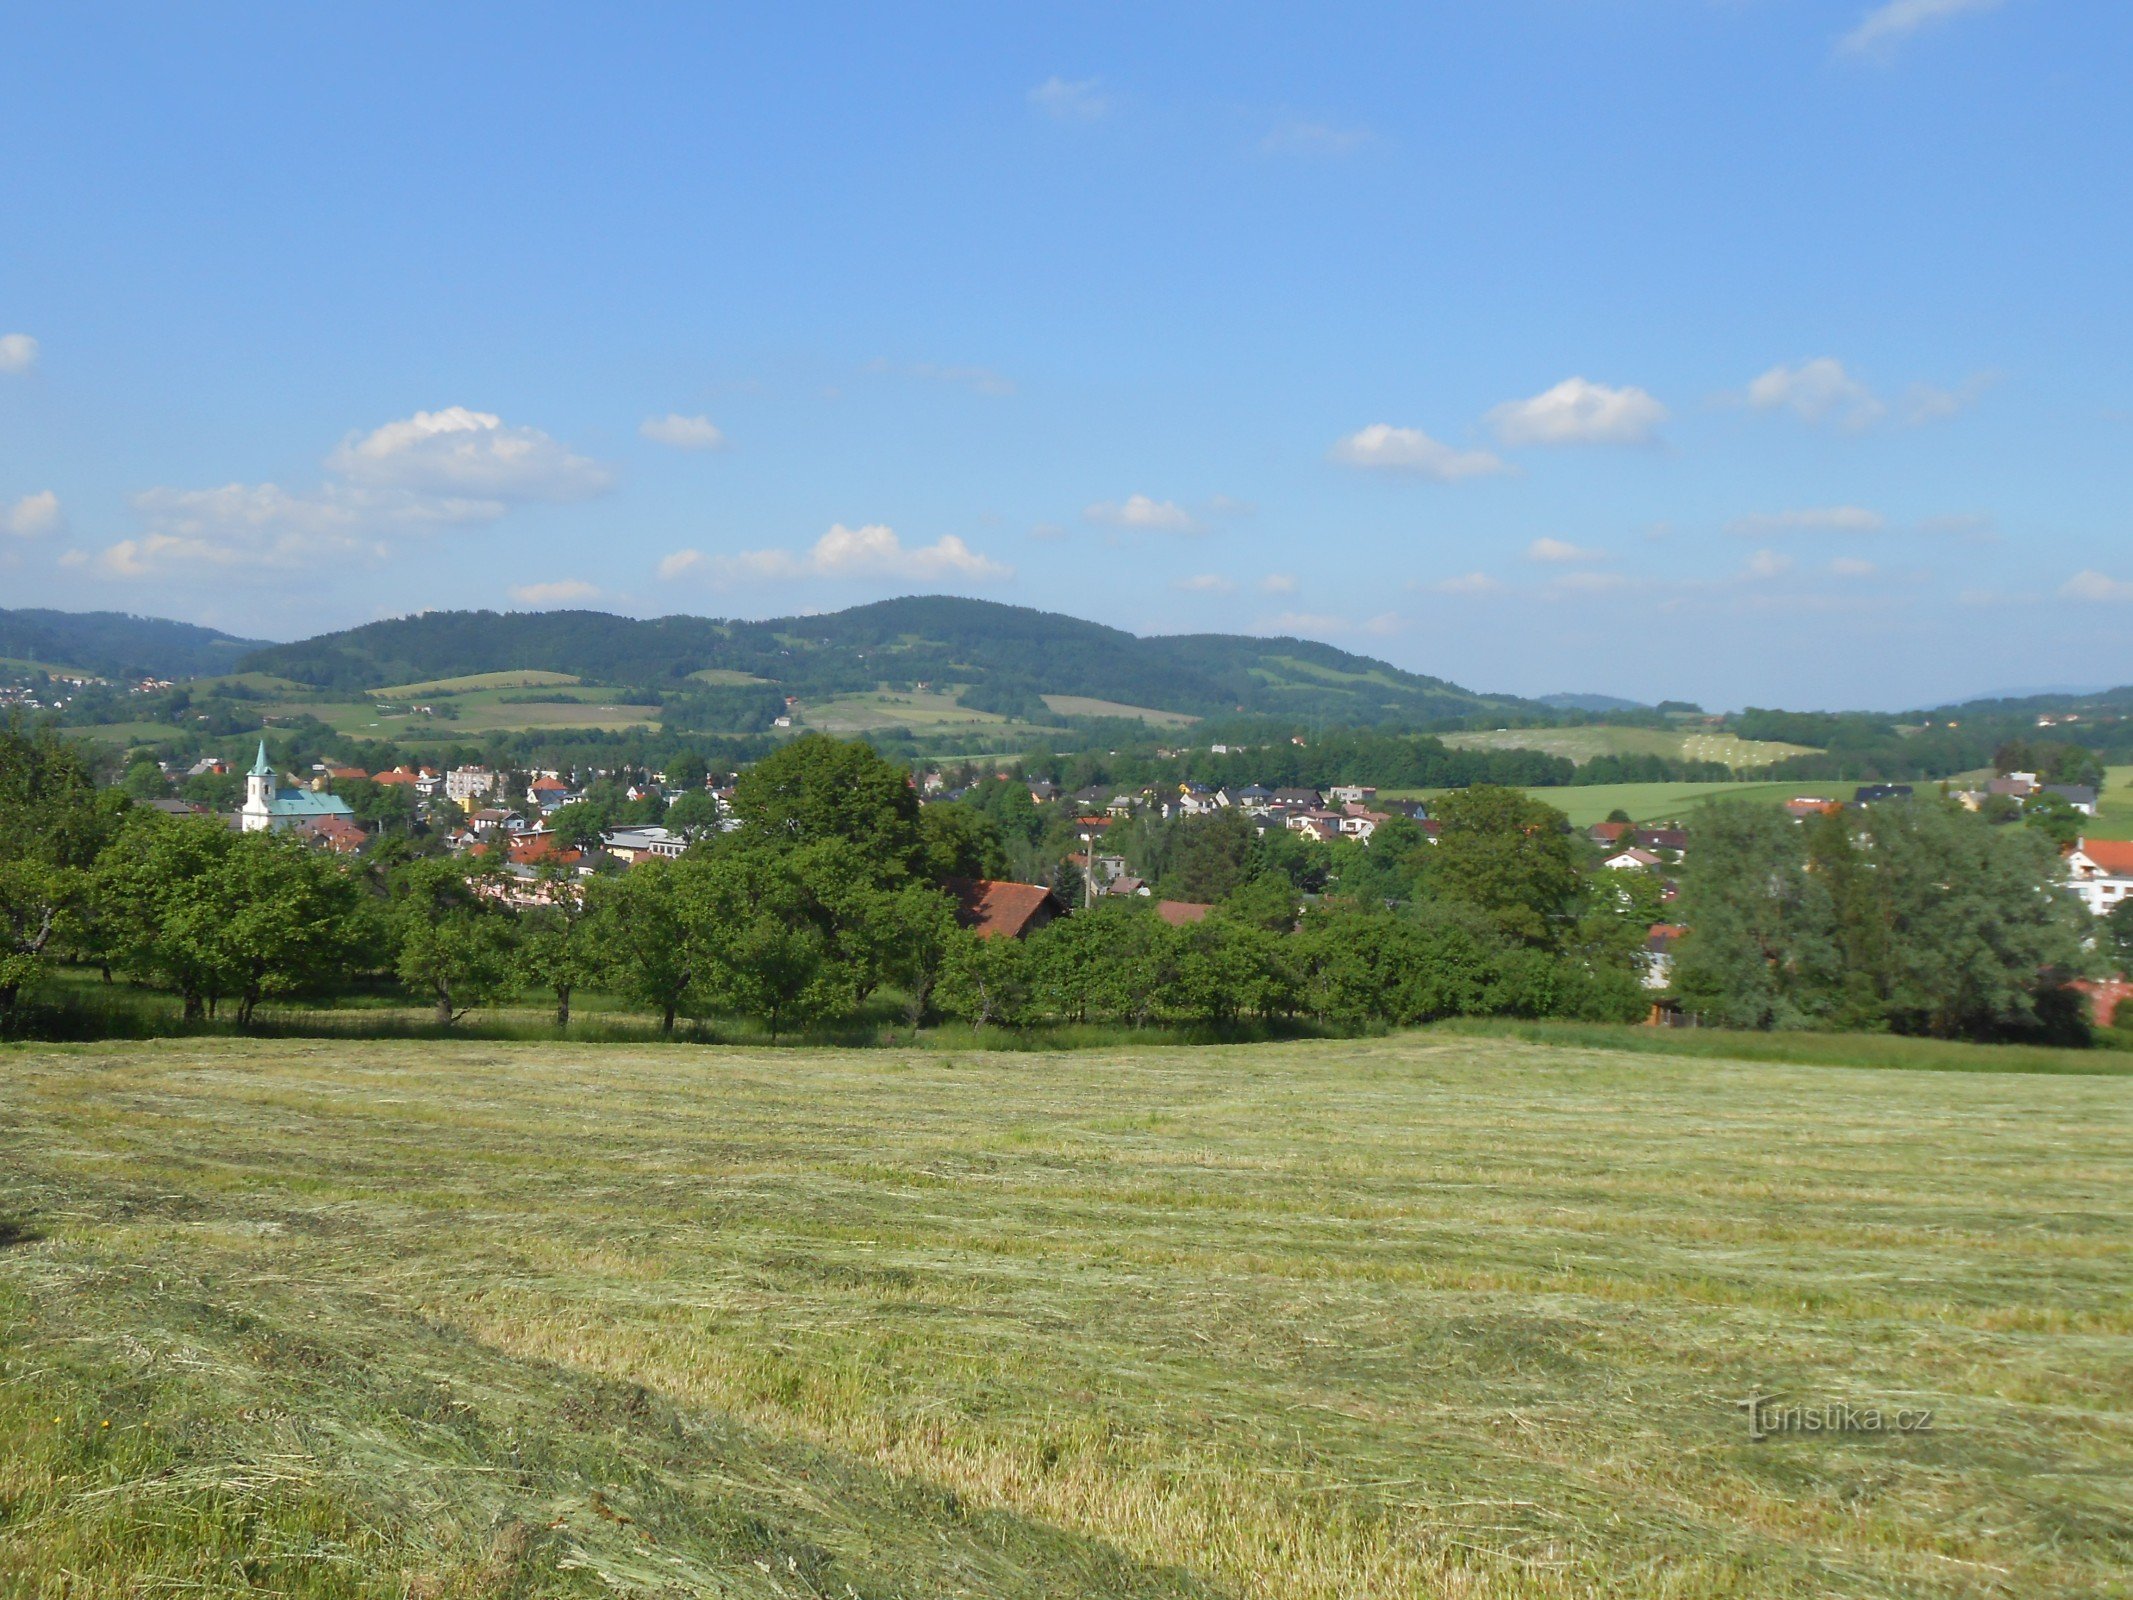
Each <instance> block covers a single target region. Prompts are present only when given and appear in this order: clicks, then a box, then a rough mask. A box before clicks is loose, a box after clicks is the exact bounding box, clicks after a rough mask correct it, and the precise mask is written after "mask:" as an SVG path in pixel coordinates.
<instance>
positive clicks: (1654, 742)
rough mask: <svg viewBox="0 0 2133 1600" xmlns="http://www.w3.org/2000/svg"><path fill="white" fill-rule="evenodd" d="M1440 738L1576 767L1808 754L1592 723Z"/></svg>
mask: <svg viewBox="0 0 2133 1600" xmlns="http://www.w3.org/2000/svg"><path fill="white" fill-rule="evenodd" d="M1443 739H1444V742H1445V743H1446V744H1448V745H1452V746H1454V747H1456V748H1458V749H1462V750H1538V751H1540V752H1542V753H1543V754H1545V755H1551V756H1562V757H1564V758H1565V759H1567V760H1570V761H1574V762H1576V763H1578V764H1579V765H1580V766H1582V765H1584V764H1585V763H1586V762H1588V761H1590V760H1592V759H1593V758H1594V757H1595V756H1663V757H1665V758H1666V759H1668V760H1670V761H1716V762H1719V763H1721V764H1723V765H1725V766H1728V767H1732V768H1734V769H1735V770H1736V771H1738V770H1743V769H1747V770H1753V769H1754V768H1757V767H1767V766H1769V765H1770V764H1771V763H1772V762H1775V761H1783V760H1784V759H1786V758H1787V757H1788V756H1798V755H1812V754H1814V753H1815V752H1814V751H1812V750H1811V749H1809V748H1808V747H1807V746H1806V745H1798V744H1780V743H1778V742H1776V741H1774V740H1756V739H1742V738H1739V737H1737V736H1736V735H1734V734H1730V733H1722V732H1718V733H1714V732H1709V731H1706V730H1701V729H1677V728H1616V727H1609V726H1605V725H1601V724H1591V725H1587V726H1584V727H1576V728H1496V729H1487V730H1481V731H1476V732H1471V733H1448V734H1445V735H1443Z"/></svg>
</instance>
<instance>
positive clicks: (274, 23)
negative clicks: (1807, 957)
mask: <svg viewBox="0 0 2133 1600" xmlns="http://www.w3.org/2000/svg"><path fill="white" fill-rule="evenodd" d="M0 57H4V59H5V61H6V66H5V67H4V69H0V72H4V77H5V82H6V91H5V93H0V216H5V217H6V218H7V219H8V221H7V225H6V227H5V228H4V229H0V603H6V604H10V605H57V606H64V607H68V608H90V607H95V608H114V609H126V610H134V611H140V612H146V613H153V614H161V615H170V616H179V617H184V618H188V619H191V620H196V621H201V622H207V623H211V624H213V625H216V626H220V627H225V628H229V629H231V630H233V631H237V632H243V633H250V634H257V635H263V636H271V637H294V636H298V635H302V634H305V633H309V632H314V631H318V630H321V629H324V628H328V627H336V626H344V625H348V624H351V623H355V622H361V621H366V620H369V619H371V618H374V617H379V616H388V615H396V614H400V613H404V612H408V611H413V610H418V609H423V608H436V607H450V606H487V607H498V608H503V607H520V608H528V607H537V606H553V605H560V604H576V605H592V606H596V607H602V608H606V609H612V610H618V611H626V612H633V613H638V614H645V615H654V614H660V613H664V612H672V611H689V612H698V613H704V614H710V615H720V616H766V615H778V614H786V613H791V612H797V611H806V610H824V609H832V608H836V607H840V606H844V605H848V604H852V603H854V602H857V601H862V600H869V599H876V598H880V597H882V596H885V595H891V594H900V593H913V592H931V591H940V590H947V591H952V592H959V593H968V594H977V595H986V596H991V597H995V598H998V599H1002V600H1009V601H1014V602H1017V603H1020V604H1027V605H1035V606H1040V607H1044V608H1046V609H1052V610H1061V611H1068V612H1072V613H1075V614H1077V615H1082V616H1088V617H1093V618H1096V619H1098V620H1101V621H1105V622H1110V623H1114V624H1117V625H1119V626H1122V627H1127V628H1131V629H1133V630H1135V631H1139V632H1159V631H1160V632H1173V631H1188V630H1190V631H1199V630H1224V631H1239V632H1294V633H1298V634H1303V635H1306V636H1309V637H1315V638H1323V639H1326V640H1329V641H1331V642H1334V643H1337V644H1340V645H1343V646H1345V647H1348V648H1351V649H1356V650H1361V651H1364V652H1367V653H1370V654H1375V655H1382V656H1384V657H1386V658H1387V659H1390V660H1392V661H1395V662H1397V663H1399V664H1400V665H1402V666H1406V667H1409V668H1413V669H1416V670H1419V671H1425V672H1431V673H1436V674H1439V675H1442V676H1445V677H1449V678H1452V679H1454V680H1456V681H1459V682H1462V683H1466V684H1469V685H1472V686H1474V687H1478V688H1485V689H1502V690H1512V691H1518V692H1525V693H1541V692H1546V691H1549V690H1555V689H1580V690H1594V691H1602V692H1610V693H1617V694H1626V695H1633V696H1637V697H1640V698H1648V699H1656V698H1658V697H1661V696H1667V695H1673V696H1683V697H1688V698H1693V699H1698V700H1701V701H1704V702H1705V703H1707V704H1710V705H1713V706H1718V705H1740V704H1745V703H1756V704H1785V705H1793V706H1828V705H1864V706H1900V705H1905V704H1914V703H1930V702H1934V701H1938V700H1941V699H1945V698H1948V697H1952V696H1958V695H1963V694H1968V693H1973V692H1982V691H1988V690H1996V689H2002V688H2008V687H2018V686H2025V685H2033V684H2053V683H2084V684H2087V683H2094V684H2103V683H2118V682H2121V681H2126V680H2128V679H2133V648H2129V646H2128V642H2127V641H2128V628H2129V624H2133V510H2129V506H2133V496H2129V494H2128V488H2129V479H2133V395H2129V394H2128V392H2127V387H2128V385H2127V379H2128V374H2129V372H2133V296H2129V294H2128V292H2127V285H2128V284H2129V282H2133V220H2129V217H2133V206H2129V205H2128V203H2127V178H2126V174H2127V173H2128V172H2129V171H2133V112H2129V110H2128V102H2127V98H2126V96H2125V93H2124V90H2125V75H2126V64H2127V62H2128V61H2133V6H2123V5H2116V4H2104V3H2093V0H2092V3H2089V4H2075V3H2073V0H1894V3H1893V4H1883V3H1880V0H1709V3H1703V0H1499V3H1495V4H1490V5H1486V6H1483V5H1471V4H1469V5H1458V6H1454V5H1449V4H1432V5H1416V4H1409V5H1402V6H1368V5H1331V6H1312V7H1297V6H1263V7H1262V6H1250V5H1241V6H1240V5H1225V6H1217V5H1212V4H1208V5H1195V6H1162V5H1157V6H1148V5H1135V6H1110V5H1074V6H1034V5H1033V6H999V5H992V4H986V5H978V4H973V5H969V6H948V5H918V6H909V7H896V8H877V7H859V6H820V5H793V6H783V7H776V8H757V9H755V10H753V11H748V10H743V9H742V8H720V9H713V8H710V7H705V6H683V5H673V6H660V7H651V6H647V7H636V8H602V9H601V13H600V14H599V15H597V16H596V15H594V14H593V13H592V12H591V11H590V10H589V9H587V8H563V7H546V6H538V5H531V6H529V5H510V6H502V5H498V6H489V7H479V6H466V7H449V8H441V7H427V6H425V7H418V6H412V5H410V6H402V7H395V6H388V5H369V6H363V7H342V8H325V7H283V6H273V7H269V6H257V7H245V6H236V5H209V6H201V7H192V8H182V10H181V8H174V7H163V6H156V7H149V6H141V7H123V6H92V5H84V6H66V7H27V6H8V7H4V8H0Z"/></svg>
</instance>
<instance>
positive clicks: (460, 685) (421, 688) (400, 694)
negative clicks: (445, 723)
mask: <svg viewBox="0 0 2133 1600" xmlns="http://www.w3.org/2000/svg"><path fill="white" fill-rule="evenodd" d="M583 681H584V680H583V679H582V678H578V677H576V676H574V675H572V674H571V673H568V672H542V671H540V670H539V669H537V668H524V669H518V670H513V671H507V672H470V673H468V674H466V675H465V676H464V677H458V678H431V679H429V680H427V681H426V682H423V683H396V684H394V685H393V686H392V687H391V688H389V689H372V690H370V691H369V692H370V693H371V694H373V695H376V696H377V697H378V698H379V699H381V700H405V699H407V698H409V697H410V696H418V697H419V696H429V695H454V694H466V693H468V692H469V691H472V690H476V689H541V688H548V687H552V686H555V685H559V684H573V683H582V682H583Z"/></svg>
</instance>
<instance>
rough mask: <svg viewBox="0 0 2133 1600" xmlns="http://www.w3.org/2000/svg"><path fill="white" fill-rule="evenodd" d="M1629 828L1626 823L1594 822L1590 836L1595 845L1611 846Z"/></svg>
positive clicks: (1628, 824)
mask: <svg viewBox="0 0 2133 1600" xmlns="http://www.w3.org/2000/svg"><path fill="white" fill-rule="evenodd" d="M1631 826H1632V825H1631V824H1630V823H1627V822H1595V823H1594V824H1593V825H1592V832H1591V835H1590V836H1591V838H1592V839H1593V840H1595V841H1596V842H1597V843H1600V844H1613V843H1614V842H1615V841H1616V840H1617V839H1619V838H1621V837H1622V835H1623V834H1625V833H1627V832H1629V830H1630V827H1631Z"/></svg>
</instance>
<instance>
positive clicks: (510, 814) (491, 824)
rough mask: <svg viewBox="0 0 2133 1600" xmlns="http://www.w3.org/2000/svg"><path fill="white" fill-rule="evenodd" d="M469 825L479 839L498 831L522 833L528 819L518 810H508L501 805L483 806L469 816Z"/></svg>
mask: <svg viewBox="0 0 2133 1600" xmlns="http://www.w3.org/2000/svg"><path fill="white" fill-rule="evenodd" d="M467 826H468V827H469V828H470V829H471V830H472V831H473V834H474V837H475V838H477V839H486V838H488V837H490V836H491V835H492V834H497V833H506V834H510V833H520V832H523V831H524V830H525V827H526V819H525V818H524V817H523V816H521V815H520V814H519V813H518V812H516V811H506V810H504V809H503V807H501V806H483V807H482V808H481V809H480V810H479V811H477V812H475V813H474V814H473V815H472V816H470V817H468V818H467Z"/></svg>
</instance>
